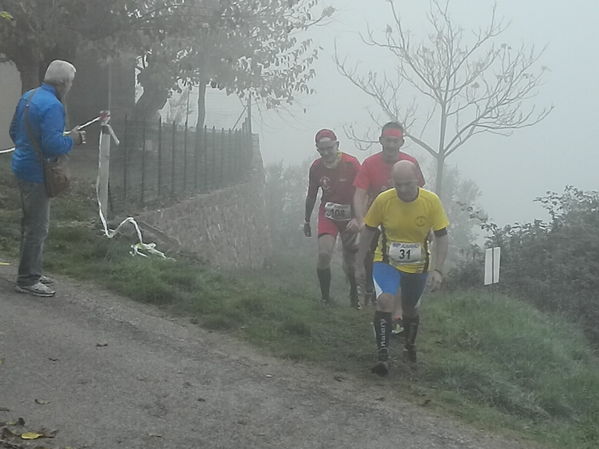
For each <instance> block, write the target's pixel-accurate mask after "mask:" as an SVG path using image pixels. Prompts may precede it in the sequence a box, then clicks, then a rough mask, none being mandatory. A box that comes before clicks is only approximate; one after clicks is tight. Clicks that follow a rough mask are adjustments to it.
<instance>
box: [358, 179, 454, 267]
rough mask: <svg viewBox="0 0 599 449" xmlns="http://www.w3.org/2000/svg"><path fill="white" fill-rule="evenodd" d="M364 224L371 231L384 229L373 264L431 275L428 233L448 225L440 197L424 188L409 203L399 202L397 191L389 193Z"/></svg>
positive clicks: (379, 199)
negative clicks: (429, 271) (384, 264)
mask: <svg viewBox="0 0 599 449" xmlns="http://www.w3.org/2000/svg"><path fill="white" fill-rule="evenodd" d="M364 223H365V224H366V226H369V227H372V228H376V227H379V226H380V227H381V235H380V237H379V242H378V245H377V248H376V251H375V253H374V261H375V262H385V263H388V264H390V265H392V266H394V267H395V268H397V269H398V270H400V271H404V272H406V273H424V272H426V271H428V266H429V262H430V260H429V259H430V253H429V248H428V241H427V236H428V234H429V231H430V230H431V229H432V230H433V231H439V230H441V229H443V228H446V227H447V226H448V225H449V221H448V220H447V215H446V214H445V209H443V205H442V204H441V200H440V199H439V197H438V196H437V195H436V194H435V193H433V192H431V191H429V190H426V189H423V188H419V189H418V197H417V198H416V199H415V200H414V201H410V202H405V201H402V200H400V199H399V197H398V196H397V193H396V191H395V189H389V190H386V191H385V192H383V193H381V194H380V195H379V196H377V197H376V199H375V200H374V202H373V203H372V205H371V206H370V209H368V213H367V214H366V217H364Z"/></svg>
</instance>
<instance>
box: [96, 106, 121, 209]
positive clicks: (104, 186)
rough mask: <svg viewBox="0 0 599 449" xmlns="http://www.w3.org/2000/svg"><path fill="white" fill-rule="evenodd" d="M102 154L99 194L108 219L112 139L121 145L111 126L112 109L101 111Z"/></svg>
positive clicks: (99, 167)
mask: <svg viewBox="0 0 599 449" xmlns="http://www.w3.org/2000/svg"><path fill="white" fill-rule="evenodd" d="M100 126H101V131H100V133H101V136H100V154H99V155H98V182H97V194H98V202H99V203H100V212H101V214H102V216H103V217H104V219H108V182H109V179H110V141H111V139H112V140H114V143H115V144H116V145H119V144H120V142H119V139H118V138H117V137H116V135H115V134H114V131H113V130H112V126H110V111H100Z"/></svg>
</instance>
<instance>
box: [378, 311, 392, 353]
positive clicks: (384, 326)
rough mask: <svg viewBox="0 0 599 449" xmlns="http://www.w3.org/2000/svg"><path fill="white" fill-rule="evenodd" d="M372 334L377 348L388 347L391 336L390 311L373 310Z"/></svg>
mask: <svg viewBox="0 0 599 449" xmlns="http://www.w3.org/2000/svg"><path fill="white" fill-rule="evenodd" d="M374 334H375V336H376V347H377V349H379V350H381V349H388V348H389V339H390V337H391V312H381V311H379V310H377V311H376V312H374Z"/></svg>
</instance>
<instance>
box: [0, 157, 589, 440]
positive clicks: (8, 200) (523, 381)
mask: <svg viewBox="0 0 599 449" xmlns="http://www.w3.org/2000/svg"><path fill="white" fill-rule="evenodd" d="M0 163H1V161H0ZM3 170H5V167H4V169H2V168H1V167H0V192H1V193H0V259H8V260H14V259H15V257H16V255H17V248H18V237H19V231H18V220H19V218H20V213H19V210H18V207H19V205H18V200H17V199H16V196H15V189H14V185H13V184H12V183H11V181H10V180H9V178H7V177H6V175H5V173H6V172H5V171H3ZM52 214H53V217H52V225H51V230H50V237H49V239H48V243H47V248H46V254H45V260H46V269H47V270H48V272H50V273H60V274H64V275H68V276H72V277H74V278H77V279H81V280H88V281H91V282H93V283H95V284H96V285H101V286H104V287H106V288H107V289H110V290H112V291H114V292H116V293H119V294H122V295H124V296H127V297H130V298H132V299H135V300H137V301H141V302H146V303H152V304H156V305H158V306H160V307H163V308H164V309H165V310H168V311H170V312H172V313H175V314H178V315H181V316H185V317H187V318H188V319H189V320H190V321H191V322H193V323H196V324H198V325H200V326H202V327H204V328H208V329H211V330H214V331H216V332H227V333H230V334H233V335H235V336H236V337H238V338H240V339H243V340H247V341H249V342H251V343H252V344H254V345H256V346H257V347H259V348H261V349H262V350H264V351H266V352H268V353H271V354H274V355H275V356H277V357H281V358H285V359H288V360H293V361H297V362H301V363H308V364H318V365H322V366H326V367H330V368H332V369H334V370H335V371H336V372H341V373H343V372H345V373H349V374H351V375H353V376H356V377H358V378H359V379H360V380H361V381H363V382H364V383H380V380H379V379H378V378H373V377H372V376H371V375H370V373H369V372H368V369H369V367H370V365H371V363H372V362H373V358H374V342H373V335H372V329H371V325H370V320H371V318H372V309H369V310H365V311H362V312H357V311H354V310H351V309H349V307H347V303H348V300H347V294H346V293H347V292H346V287H345V285H344V283H343V279H342V274H341V270H340V267H339V264H338V257H337V259H336V262H335V267H334V268H335V269H334V284H333V294H334V297H335V298H336V299H337V306H335V307H332V308H322V307H320V306H319V305H318V303H317V299H318V298H319V294H318V290H317V285H316V278H315V272H314V267H315V255H314V257H307V256H306V255H302V254H303V253H300V254H279V255H276V256H275V257H274V259H273V261H272V264H271V266H270V267H269V268H268V269H265V270H260V271H251V270H246V271H239V270H238V271H235V272H233V271H221V272H216V271H213V270H211V269H210V268H208V267H206V266H202V265H201V264H199V263H197V262H195V261H193V260H189V259H183V258H181V259H178V260H177V261H174V262H173V261H167V260H160V259H157V258H148V259H145V258H141V257H131V256H130V255H129V245H130V243H131V242H132V241H133V239H132V238H130V236H120V237H117V238H115V239H112V240H110V239H106V238H105V237H103V236H102V235H101V232H100V231H99V225H98V220H97V219H96V211H95V206H94V202H93V200H92V195H91V193H90V186H89V185H86V184H79V185H76V186H75V188H74V192H73V194H72V195H70V196H68V197H66V198H64V199H58V200H56V201H55V202H54V204H53V212H52ZM422 316H423V320H422V331H421V335H420V336H419V340H418V347H419V362H418V368H417V370H415V369H413V368H411V367H409V366H408V365H407V364H405V363H404V362H403V361H402V359H401V357H400V353H401V348H400V345H399V344H398V342H396V341H393V347H392V351H393V359H394V360H393V372H392V375H391V376H390V378H389V379H386V380H385V381H384V384H385V385H386V388H389V389H393V390H398V391H400V392H401V394H402V396H405V397H406V398H407V399H410V400H412V401H413V402H415V403H417V404H420V405H422V406H423V407H424V406H426V407H430V408H435V409H442V410H444V411H445V412H448V413H450V414H453V415H454V416H458V417H460V419H462V420H464V421H467V422H470V423H473V424H474V425H476V426H477V427H479V428H485V429H490V430H493V431H496V432H503V433H508V434H512V435H517V436H519V437H524V438H528V439H532V440H535V441H538V442H540V443H542V444H543V445H545V446H547V447H550V446H551V447H556V448H561V449H574V448H577V449H591V448H597V447H599V428H598V426H597V422H599V369H598V368H599V362H598V359H597V356H596V354H594V353H593V350H592V348H591V347H590V346H589V344H588V342H587V340H586V339H585V338H584V336H583V334H582V331H581V330H580V328H579V327H578V326H577V325H576V324H575V323H568V322H565V321H564V320H563V319H561V318H560V317H558V316H550V315H547V314H543V313H541V312H539V311H537V310H536V309H534V308H533V307H531V306H530V305H527V304H525V303H523V302H520V301H518V300H516V299H513V298H509V297H505V296H501V295H495V296H493V295H490V294H488V293H487V292H484V291H471V292H457V293H452V294H445V293H439V294H436V295H427V297H426V300H425V301H424V304H423V310H422Z"/></svg>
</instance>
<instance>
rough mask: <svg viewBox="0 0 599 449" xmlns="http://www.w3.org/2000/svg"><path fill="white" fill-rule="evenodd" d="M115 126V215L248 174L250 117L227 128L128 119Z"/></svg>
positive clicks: (112, 193)
mask: <svg viewBox="0 0 599 449" xmlns="http://www.w3.org/2000/svg"><path fill="white" fill-rule="evenodd" d="M114 125H115V127H118V129H120V133H121V136H120V137H121V146H120V147H119V148H118V150H116V151H113V152H112V153H111V157H110V207H111V209H112V210H114V211H117V212H118V211H120V210H122V209H123V207H124V206H125V205H128V206H130V205H136V206H146V205H149V204H152V203H157V202H165V201H176V199H177V198H180V197H183V196H185V195H189V194H193V193H201V192H207V191H210V190H214V189H220V188H223V187H227V186H231V185H235V184H238V183H240V182H243V181H244V180H245V179H246V178H247V175H248V174H249V172H250V169H251V167H250V165H251V158H252V136H251V126H250V120H249V118H248V119H246V121H245V122H244V123H243V124H242V126H241V128H239V129H229V130H225V129H216V128H214V127H213V128H208V127H204V128H203V129H200V130H197V129H195V128H191V127H188V126H187V125H185V126H181V125H177V124H175V123H172V124H166V123H163V122H162V121H161V120H158V121H156V122H147V121H138V120H131V119H127V118H125V119H124V120H123V121H122V122H121V123H118V122H117V123H114Z"/></svg>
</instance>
